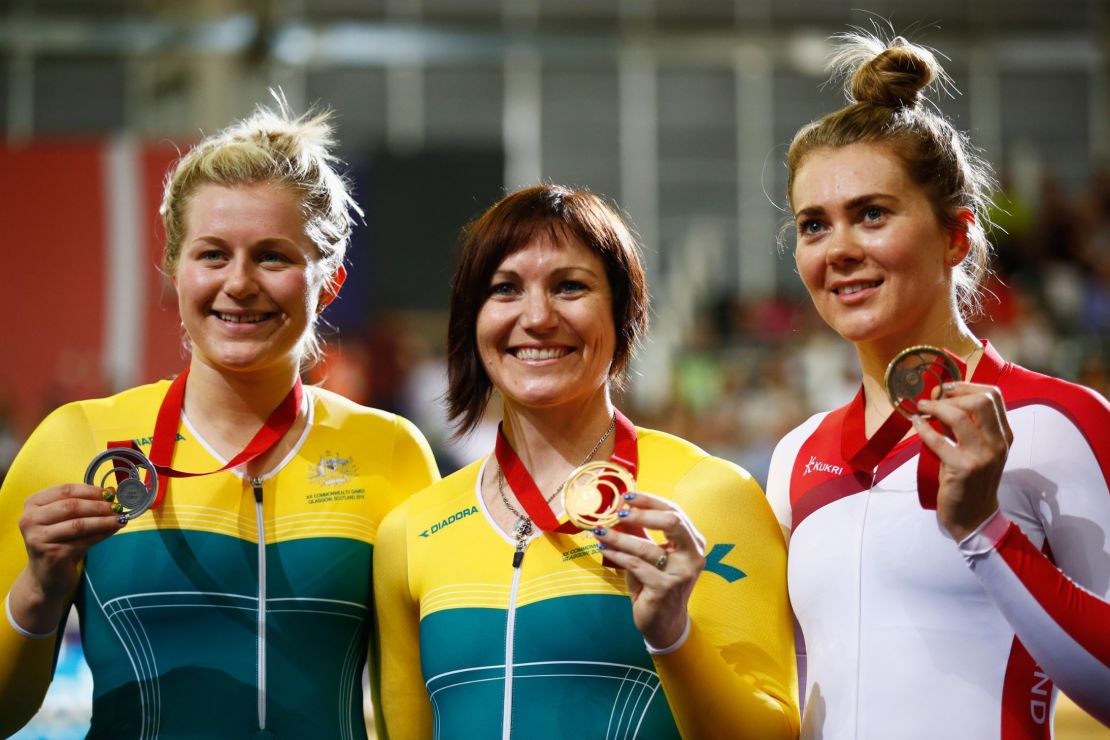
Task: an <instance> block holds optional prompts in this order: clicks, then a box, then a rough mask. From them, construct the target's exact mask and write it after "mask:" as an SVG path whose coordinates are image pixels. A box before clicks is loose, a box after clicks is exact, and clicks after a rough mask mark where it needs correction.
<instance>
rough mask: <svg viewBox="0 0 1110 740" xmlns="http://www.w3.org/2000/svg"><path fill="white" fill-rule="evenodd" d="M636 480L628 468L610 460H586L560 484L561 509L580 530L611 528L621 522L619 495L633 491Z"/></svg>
mask: <svg viewBox="0 0 1110 740" xmlns="http://www.w3.org/2000/svg"><path fill="white" fill-rule="evenodd" d="M635 486H636V480H635V478H633V477H632V474H631V473H629V472H628V469H627V468H625V467H624V466H623V465H619V464H617V463H615V462H611V461H609V460H604V461H600V462H591V463H586V464H585V465H582V466H580V467H578V468H575V470H574V472H572V473H571V474H570V477H569V478H567V482H566V484H565V485H564V486H563V509H564V510H565V511H566V513H567V518H568V519H569V520H570V521H571V522H572V523H573V524H574V525H575V526H576V527H578V528H579V529H593V528H594V527H612V526H613V525H614V524H616V523H617V522H619V521H620V518H619V517H618V516H617V511H618V510H619V509H620V506H621V494H624V493H627V492H629V491H631V490H633V489H634V488H635Z"/></svg>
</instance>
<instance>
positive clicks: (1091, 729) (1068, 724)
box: [1056, 694, 1110, 740]
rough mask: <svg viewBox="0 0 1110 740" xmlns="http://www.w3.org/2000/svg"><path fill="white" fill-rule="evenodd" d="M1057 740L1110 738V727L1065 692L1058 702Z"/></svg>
mask: <svg viewBox="0 0 1110 740" xmlns="http://www.w3.org/2000/svg"><path fill="white" fill-rule="evenodd" d="M1056 740H1110V727H1103V726H1102V725H1101V724H1100V723H1099V722H1098V720H1096V719H1095V718H1094V717H1092V716H1091V715H1089V714H1087V713H1086V712H1084V711H1083V710H1082V709H1080V708H1079V707H1077V706H1076V705H1075V702H1073V701H1072V700H1071V699H1069V698H1068V697H1067V695H1065V694H1060V699H1059V700H1058V701H1057V702H1056Z"/></svg>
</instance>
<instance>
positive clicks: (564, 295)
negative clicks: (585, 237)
mask: <svg viewBox="0 0 1110 740" xmlns="http://www.w3.org/2000/svg"><path fill="white" fill-rule="evenodd" d="M541 234H542V236H539V237H537V238H536V239H535V240H533V241H532V242H530V243H529V244H528V245H527V246H525V247H524V248H523V249H520V250H518V251H516V252H514V253H512V254H510V255H509V256H508V257H506V258H505V260H504V261H502V263H501V264H500V265H499V266H498V268H497V270H496V271H495V272H494V274H493V277H492V278H491V280H490V284H489V294H488V297H487V298H486V300H485V303H483V304H482V308H481V309H480V310H479V312H478V321H477V327H476V339H477V347H478V354H479V356H480V357H481V360H482V365H483V367H484V368H485V370H486V373H487V374H488V375H489V378H490V381H491V382H492V383H493V385H494V387H495V388H497V390H498V391H500V392H501V396H502V398H503V399H504V401H505V404H506V406H507V407H511V406H513V405H520V406H523V407H529V408H538V407H555V406H562V407H569V406H571V405H582V404H584V403H585V402H586V401H587V400H588V399H589V398H591V397H592V396H595V395H596V394H597V393H598V392H599V391H600V390H601V389H603V388H604V387H605V386H606V384H607V383H608V380H609V369H610V367H611V365H612V362H613V352H614V350H615V348H616V329H615V328H614V324H613V297H612V292H611V290H610V286H609V279H608V277H607V276H606V273H605V266H604V264H603V263H602V261H601V259H600V257H598V255H596V254H595V253H593V252H592V251H590V250H589V249H587V248H586V247H584V246H582V245H581V244H580V243H578V242H577V241H576V240H574V239H562V240H560V241H559V242H554V241H552V239H551V237H550V236H548V234H547V233H546V232H541Z"/></svg>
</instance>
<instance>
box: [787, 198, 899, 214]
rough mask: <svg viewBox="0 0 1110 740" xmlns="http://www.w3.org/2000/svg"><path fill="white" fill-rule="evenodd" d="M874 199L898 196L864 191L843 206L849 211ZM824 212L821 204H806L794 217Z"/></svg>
mask: <svg viewBox="0 0 1110 740" xmlns="http://www.w3.org/2000/svg"><path fill="white" fill-rule="evenodd" d="M876 200H898V196H896V195H891V194H890V193H864V194H863V195H857V196H856V197H855V198H852V199H851V200H848V201H846V202H845V203H844V208H846V209H847V210H849V211H851V210H854V209H856V208H859V207H860V206H862V205H865V204H867V203H871V202H873V201H876ZM824 212H825V209H824V208H822V207H821V206H808V207H806V208H802V209H801V210H799V211H796V212H795V213H794V219H795V220H797V218H798V217H799V216H818V215H821V214H822V213H824Z"/></svg>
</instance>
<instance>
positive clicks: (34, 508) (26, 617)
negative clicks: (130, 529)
mask: <svg viewBox="0 0 1110 740" xmlns="http://www.w3.org/2000/svg"><path fill="white" fill-rule="evenodd" d="M126 521H127V520H126V519H124V518H122V517H121V516H120V515H119V514H117V513H115V512H114V511H113V510H112V503H111V502H110V501H106V500H104V496H103V494H102V492H101V489H100V488H97V487H96V486H90V485H85V484H84V483H66V484H63V485H59V486H52V487H50V488H47V489H45V490H42V491H39V492H38V493H36V494H33V495H31V496H28V497H27V500H26V501H25V503H24V505H23V516H21V517H20V518H19V531H20V532H21V533H22V535H23V544H24V546H25V547H26V548H27V567H26V568H25V569H24V570H23V572H22V573H21V574H20V575H19V577H18V578H17V579H16V582H15V583H14V584H13V586H12V590H11V594H10V596H9V605H10V608H11V610H12V617H14V618H15V621H16V623H17V624H19V626H20V627H22V628H23V629H25V630H27V631H29V632H35V633H46V632H49V631H51V630H52V629H54V627H55V626H56V625H57V624H58V621H59V620H60V619H61V616H62V611H63V610H64V609H65V606H66V604H67V602H68V599H69V597H70V595H71V594H72V593H73V590H74V589H75V588H76V586H77V579H78V576H79V571H78V565H79V564H80V563H81V561H82V560H83V559H84V557H85V553H86V552H88V550H89V548H90V547H92V546H93V545H95V544H96V543H98V542H100V541H102V540H105V539H107V538H108V537H110V536H111V535H113V534H115V533H116V532H118V531H119V530H120V529H122V528H123V526H124V524H125V523H126Z"/></svg>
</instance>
